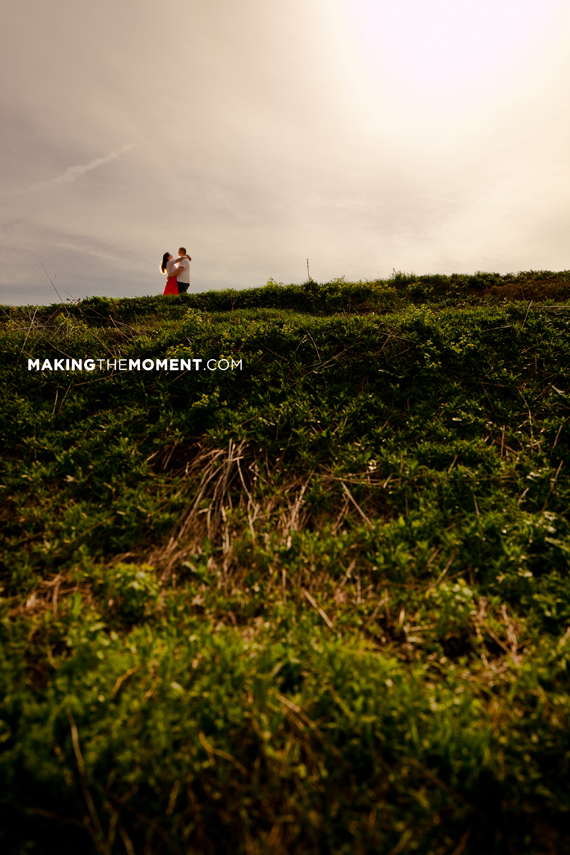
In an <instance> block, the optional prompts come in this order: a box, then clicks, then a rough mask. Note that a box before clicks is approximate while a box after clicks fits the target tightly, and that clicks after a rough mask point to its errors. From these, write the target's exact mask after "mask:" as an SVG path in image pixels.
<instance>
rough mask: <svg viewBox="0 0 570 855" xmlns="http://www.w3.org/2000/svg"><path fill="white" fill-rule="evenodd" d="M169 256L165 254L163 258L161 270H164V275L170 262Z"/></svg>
mask: <svg viewBox="0 0 570 855" xmlns="http://www.w3.org/2000/svg"><path fill="white" fill-rule="evenodd" d="M169 255H170V253H169V252H165V253H164V255H163V256H162V264H161V265H160V269H161V270H162V272H163V273H165V272H166V262H167V261H168V256H169Z"/></svg>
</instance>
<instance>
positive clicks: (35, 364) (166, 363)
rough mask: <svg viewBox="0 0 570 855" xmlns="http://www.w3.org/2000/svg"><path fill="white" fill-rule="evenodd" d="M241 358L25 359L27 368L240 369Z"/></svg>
mask: <svg viewBox="0 0 570 855" xmlns="http://www.w3.org/2000/svg"><path fill="white" fill-rule="evenodd" d="M242 362H243V360H241V359H238V360H234V359H233V358H232V359H226V358H225V357H221V358H219V359H202V358H195V357H191V358H185V359H182V358H169V359H92V358H90V357H89V358H87V359H72V358H66V359H28V371H42V372H43V371H228V370H229V371H241V370H242Z"/></svg>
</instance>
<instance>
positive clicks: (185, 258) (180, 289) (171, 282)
mask: <svg viewBox="0 0 570 855" xmlns="http://www.w3.org/2000/svg"><path fill="white" fill-rule="evenodd" d="M191 261H192V259H191V258H190V256H189V255H188V254H187V252H186V248H185V247H183V246H181V247H180V249H179V250H178V258H177V259H174V258H173V257H172V255H171V254H170V253H169V252H165V253H164V255H163V256H162V264H161V265H160V269H161V270H162V272H163V273H166V276H167V279H166V288H165V289H164V294H184V293H186V291H187V290H188V288H189V287H190V262H191Z"/></svg>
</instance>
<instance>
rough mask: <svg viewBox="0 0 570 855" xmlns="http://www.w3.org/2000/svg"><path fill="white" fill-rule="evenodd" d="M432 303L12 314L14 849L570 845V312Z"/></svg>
mask: <svg viewBox="0 0 570 855" xmlns="http://www.w3.org/2000/svg"><path fill="white" fill-rule="evenodd" d="M478 276H479V280H480V281H483V282H484V283H485V282H486V284H485V285H484V287H485V288H488V289H490V288H492V287H495V286H497V277H494V278H493V275H492V274H478ZM521 276H523V280H524V281H523V284H522V287H523V288H525V287H526V288H529V287H530V285H529V283H530V281H531V280H532V281H534V283H535V284H534V286H533V287H537V286H536V282H537V281H538V280H540V282H542V283H544V282H545V281H547V280H549V278H550V280H552V281H554V280H555V276H554V274H547V273H544V272H541V273H540V274H537V275H535V276H534V279H533V275H532V274H524V275H523V274H521ZM557 276H558V277H559V279H557V280H555V287H556V288H559V291H558V299H559V300H560V299H562V297H563V296H564V295H563V289H564V287H566V274H557ZM398 277H399V278H398ZM484 277H487V278H486V279H485V278H484ZM524 277H526V278H524ZM475 278H476V277H475ZM422 279H423V280H426V279H429V277H408V278H406V277H404V276H403V275H402V274H398V275H397V276H396V277H395V278H394V280H393V281H391V282H388V283H386V282H384V283H356V284H350V283H345V282H344V281H343V280H339V281H337V282H336V283H329V284H328V285H317V283H313V282H308V283H306V284H305V285H303V286H288V287H281V286H279V285H278V284H277V283H274V282H270V283H269V284H268V286H267V288H266V289H252V290H251V291H250V292H237V291H236V292H211V293H210V294H203V295H192V296H190V297H181V298H145V299H141V300H138V301H137V300H130V301H126V300H121V301H110V300H103V299H101V298H92V299H91V300H88V301H84V302H83V303H77V304H74V305H65V306H64V305H62V306H59V307H58V306H55V305H54V306H51V307H36V308H34V307H31V308H30V307H24V308H17V309H15V308H14V307H11V308H8V307H6V308H5V309H4V310H3V316H2V320H1V330H0V335H1V344H0V360H1V368H2V375H3V382H2V386H1V391H0V394H1V398H0V408H1V410H0V412H1V417H2V433H3V449H4V454H3V462H2V473H1V485H0V495H1V496H2V505H1V510H0V513H1V518H2V523H3V526H2V528H3V535H2V540H1V543H0V548H1V553H0V561H1V564H0V573H1V584H2V592H1V597H2V599H1V600H0V620H1V623H0V633H1V635H0V640H1V653H0V655H1V678H0V679H1V681H2V686H1V690H0V697H1V700H0V785H1V786H0V813H1V814H2V816H1V817H0V819H1V822H0V842H1V843H2V845H3V849H4V851H8V852H14V853H18V855H24V853H26V855H27V853H38V855H44V853H45V855H47V853H52V852H55V851H57V852H58V853H75V852H78V851H81V852H93V853H101V855H112V853H127V855H132V853H136V855H139V853H141V855H143V853H148V855H154V853H171V852H172V853H178V852H180V853H192V855H193V853H196V854H197V853H247V855H250V853H251V855H254V853H255V855H257V853H259V855H261V853H275V855H280V853H291V852H295V853H311V855H312V853H335V855H337V853H349V852H350V853H378V852H382V853H391V855H397V853H401V852H405V853H407V852H417V853H425V855H428V853H429V855H460V853H480V852H485V853H517V852H520V853H522V852H524V853H537V855H538V853H545V854H546V853H559V852H567V851H570V850H569V848H568V843H567V835H566V834H565V832H564V828H565V827H566V825H567V822H568V810H569V808H570V796H569V793H568V787H567V781H568V773H569V768H568V766H569V761H570V735H569V734H570V730H569V728H568V716H569V712H570V690H569V668H568V662H569V659H570V578H569V575H568V569H569V553H570V537H569V526H568V507H569V504H570V477H569V471H570V460H569V459H568V458H569V451H568V430H569V428H568V411H569V408H570V304H568V303H565V302H558V303H556V302H554V297H553V293H552V292H549V296H550V297H551V300H550V301H546V302H544V301H542V302H541V301H538V300H536V299H533V298H531V299H524V300H523V299H521V300H518V301H515V302H505V301H504V300H502V299H499V297H498V296H497V294H496V293H492V292H491V291H487V292H486V294H485V297H484V299H482V298H481V295H479V297H477V296H476V295H475V296H474V295H473V294H472V293H470V289H471V290H473V288H476V287H477V286H476V283H475V285H474V284H473V282H472V281H468V280H469V277H457V280H458V282H456V285H457V288H455V286H454V285H453V277H439V278H437V277H432V279H434V280H437V281H434V282H432V283H431V285H430V283H429V282H426V281H423V282H422V281H421V280H422ZM472 279H473V277H472ZM498 279H500V280H501V281H502V280H504V279H505V277H498ZM514 279H516V277H514ZM408 280H409V281H408ZM444 280H445V281H444ZM459 280H461V281H459ZM442 282H443V284H442ZM418 283H419V284H418ZM446 283H447V290H446V288H444V287H443V285H445V284H446ZM489 283H491V284H489ZM493 283H494V284H493ZM556 283H557V284H556ZM499 284H501V283H499ZM507 284H508V283H507ZM512 284H513V283H512V282H511V285H512ZM503 285H504V282H503ZM501 287H502V286H501ZM513 287H516V288H519V287H521V281H516V282H515V283H514V286H513ZM553 287H554V286H553ZM429 288H431V289H432V290H431V291H429ZM454 288H455V291H454ZM481 288H483V286H481ZM418 289H419V290H418ZM426 289H427V290H426ZM420 291H421V293H420ZM512 296H517V294H516V292H513V294H511V297H512ZM295 299H296V300H297V303H295ZM224 301H225V302H224ZM232 301H233V302H232ZM166 355H168V356H186V357H188V356H192V357H203V358H208V357H213V358H220V357H226V358H228V359H231V358H233V359H234V360H235V361H236V362H237V361H239V360H242V370H241V371H233V372H232V371H230V370H228V371H226V372H223V371H219V370H218V371H212V372H208V371H200V372H197V371H189V372H185V373H178V372H168V373H167V372H164V371H158V372H155V371H153V372H140V373H136V372H135V373H133V372H130V373H119V372H113V371H110V372H103V373H99V372H93V373H90V372H83V373H80V372H76V373H73V374H72V373H66V372H47V371H46V372H44V373H41V372H34V371H32V372H29V371H28V370H27V360H28V358H38V357H39V358H41V359H42V360H43V359H46V358H47V359H54V358H62V357H66V356H67V357H74V358H79V357H85V356H93V357H102V358H105V359H107V358H109V359H115V358H118V357H122V358H125V357H129V356H130V357H132V358H135V357H136V358H138V357H150V358H153V357H160V358H164V357H165V356H166Z"/></svg>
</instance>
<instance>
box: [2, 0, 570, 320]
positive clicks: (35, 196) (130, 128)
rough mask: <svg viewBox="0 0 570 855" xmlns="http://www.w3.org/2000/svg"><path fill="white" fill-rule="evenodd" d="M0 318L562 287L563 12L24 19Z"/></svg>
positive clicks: (511, 0)
mask: <svg viewBox="0 0 570 855" xmlns="http://www.w3.org/2000/svg"><path fill="white" fill-rule="evenodd" d="M0 39H1V41H2V45H1V47H2V49H1V51H0V72H1V79H2V81H3V85H2V92H1V98H0V110H1V127H2V135H1V138H2V143H1V160H0V174H1V178H2V183H1V187H0V225H1V244H0V264H1V269H0V302H2V303H5V304H6V303H30V302H34V303H39V302H42V303H45V302H52V301H53V300H54V299H56V298H55V294H54V292H53V290H52V287H51V285H50V283H49V282H48V281H47V279H46V277H45V276H44V274H43V272H42V271H41V269H39V267H38V266H37V265H38V264H43V265H44V266H45V268H46V270H47V272H48V273H49V275H50V276H53V275H55V277H56V278H55V284H56V286H57V288H58V290H59V291H60V293H61V294H62V296H63V297H64V298H66V297H67V296H69V295H71V296H73V297H85V296H86V295H92V294H101V295H110V296H135V295H142V294H156V293H161V292H162V289H163V288H164V278H163V277H162V276H161V274H160V272H159V269H158V267H159V262H160V258H161V256H162V253H163V252H165V251H167V250H169V251H171V252H173V253H174V252H175V251H176V250H177V249H178V247H179V246H180V245H181V244H184V245H185V246H186V247H187V248H188V250H189V252H190V255H191V256H192V258H193V261H192V285H191V290H192V291H202V290H205V289H210V288H227V287H235V288H242V287H251V286H254V285H261V284H264V283H265V282H266V281H267V280H268V279H269V278H270V277H272V278H274V279H276V280H277V281H281V282H284V283H289V282H302V281H304V280H306V278H307V267H306V260H307V258H309V261H310V272H311V275H312V277H313V278H314V279H316V280H317V281H321V282H324V281H329V280H330V279H332V278H335V277H340V276H346V278H347V280H355V279H375V278H379V277H382V278H386V277H388V276H389V275H390V274H391V273H392V270H393V269H396V270H402V271H406V272H411V271H413V272H414V273H417V274H421V273H434V272H439V273H452V272H470V271H476V270H487V271H498V272H501V273H506V272H510V271H512V272H516V271H518V270H528V269H531V268H532V269H535V270H536V269H549V270H560V269H568V268H570V242H569V240H568V227H569V225H570V170H569V163H568V160H569V157H568V152H569V150H570V111H569V109H568V107H569V96H570V4H568V2H567V0H160V2H158V0H97V2H93V0H90V2H85V0H49V3H47V2H40V0H18V2H17V3H12V4H5V5H4V8H3V12H2V20H1V26H0Z"/></svg>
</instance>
